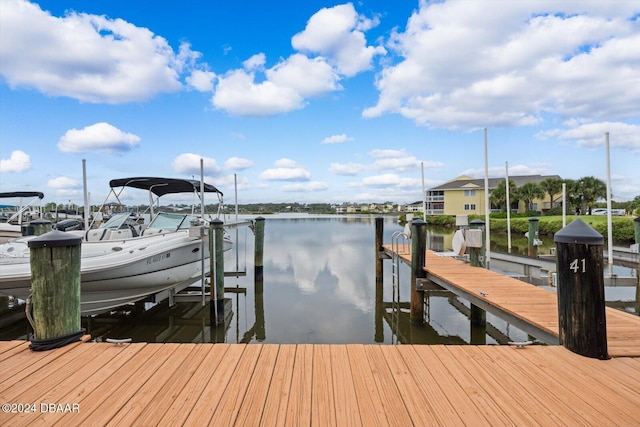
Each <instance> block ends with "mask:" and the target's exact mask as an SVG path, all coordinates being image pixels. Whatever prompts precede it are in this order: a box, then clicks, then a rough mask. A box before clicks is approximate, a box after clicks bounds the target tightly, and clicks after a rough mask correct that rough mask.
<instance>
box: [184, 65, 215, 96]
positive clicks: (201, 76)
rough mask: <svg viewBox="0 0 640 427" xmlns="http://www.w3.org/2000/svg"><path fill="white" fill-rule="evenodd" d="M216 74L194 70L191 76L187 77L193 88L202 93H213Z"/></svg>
mask: <svg viewBox="0 0 640 427" xmlns="http://www.w3.org/2000/svg"><path fill="white" fill-rule="evenodd" d="M215 78H216V74H215V73H212V72H211V71H202V70H193V71H192V72H191V76H189V77H187V79H186V80H187V83H188V84H189V86H191V87H192V88H194V89H196V90H197V91H200V92H211V91H212V90H213V80H214V79H215Z"/></svg>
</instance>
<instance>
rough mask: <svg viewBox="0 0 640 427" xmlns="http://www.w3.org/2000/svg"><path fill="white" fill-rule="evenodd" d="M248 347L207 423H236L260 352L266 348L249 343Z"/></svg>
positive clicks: (224, 424)
mask: <svg viewBox="0 0 640 427" xmlns="http://www.w3.org/2000/svg"><path fill="white" fill-rule="evenodd" d="M246 347H247V348H245V350H244V352H243V353H242V357H241V358H240V361H239V363H238V365H237V366H236V369H235V370H234V372H233V375H232V376H231V378H230V379H229V383H228V384H227V387H226V388H225V390H224V393H223V394H222V396H221V397H220V403H219V404H218V407H217V408H216V410H215V412H214V414H213V417H212V418H211V420H209V421H207V423H212V424H216V425H223V426H230V425H234V424H235V422H236V418H237V416H238V411H239V410H240V407H241V406H242V403H243V402H244V400H245V396H246V394H247V389H248V388H249V384H250V383H251V378H252V377H253V374H254V371H255V369H256V364H257V363H258V359H259V358H260V353H261V352H262V350H263V349H264V346H253V345H247V346H246Z"/></svg>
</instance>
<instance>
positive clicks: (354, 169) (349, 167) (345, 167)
mask: <svg viewBox="0 0 640 427" xmlns="http://www.w3.org/2000/svg"><path fill="white" fill-rule="evenodd" d="M366 168H367V167H366V166H365V165H362V164H360V163H331V166H330V167H329V172H331V173H334V174H336V175H347V176H349V175H351V176H352V175H358V174H359V173H360V172H362V171H363V170H365V169H366Z"/></svg>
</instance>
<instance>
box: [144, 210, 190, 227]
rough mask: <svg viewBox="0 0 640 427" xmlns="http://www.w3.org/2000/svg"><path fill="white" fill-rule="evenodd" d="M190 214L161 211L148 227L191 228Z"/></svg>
mask: <svg viewBox="0 0 640 427" xmlns="http://www.w3.org/2000/svg"><path fill="white" fill-rule="evenodd" d="M187 217H188V215H185V214H174V213H166V212H160V213H159V214H158V215H156V217H155V218H153V221H151V223H150V224H149V227H147V228H158V229H164V230H180V229H186V228H189V221H187Z"/></svg>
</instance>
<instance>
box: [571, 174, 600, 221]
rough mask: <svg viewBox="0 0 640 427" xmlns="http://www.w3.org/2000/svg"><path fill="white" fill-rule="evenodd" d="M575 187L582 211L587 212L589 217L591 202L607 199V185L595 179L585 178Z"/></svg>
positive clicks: (591, 177)
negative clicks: (580, 200)
mask: <svg viewBox="0 0 640 427" xmlns="http://www.w3.org/2000/svg"><path fill="white" fill-rule="evenodd" d="M577 186H578V188H579V190H580V193H581V195H582V205H583V207H584V211H585V212H586V211H589V215H591V208H592V205H593V202H595V201H596V200H598V199H601V198H605V197H607V185H606V184H605V183H604V182H603V181H602V180H600V179H598V178H596V177H593V176H585V177H582V178H580V179H579V180H578V182H577Z"/></svg>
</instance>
